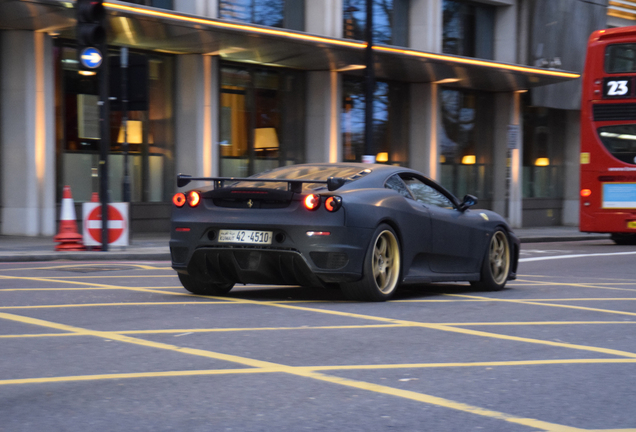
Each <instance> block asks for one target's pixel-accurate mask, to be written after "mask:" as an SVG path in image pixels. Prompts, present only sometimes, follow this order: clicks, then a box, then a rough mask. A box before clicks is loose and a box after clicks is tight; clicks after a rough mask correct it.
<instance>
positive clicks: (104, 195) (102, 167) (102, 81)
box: [98, 43, 110, 251]
mask: <svg viewBox="0 0 636 432" xmlns="http://www.w3.org/2000/svg"><path fill="white" fill-rule="evenodd" d="M99 49H100V51H101V52H102V57H103V60H102V67H101V68H100V70H99V72H98V73H99V130H100V136H101V139H100V141H99V196H100V198H101V205H102V251H108V201H109V193H108V153H109V150H110V103H109V101H108V51H107V50H108V46H107V44H106V43H103V44H100V46H99Z"/></svg>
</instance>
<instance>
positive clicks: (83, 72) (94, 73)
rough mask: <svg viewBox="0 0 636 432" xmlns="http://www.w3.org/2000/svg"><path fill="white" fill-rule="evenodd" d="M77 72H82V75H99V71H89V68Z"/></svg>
mask: <svg viewBox="0 0 636 432" xmlns="http://www.w3.org/2000/svg"><path fill="white" fill-rule="evenodd" d="M77 73H78V74H80V75H84V76H93V75H97V72H95V71H87V70H80V71H77Z"/></svg>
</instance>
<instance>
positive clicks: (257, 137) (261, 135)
mask: <svg viewBox="0 0 636 432" xmlns="http://www.w3.org/2000/svg"><path fill="white" fill-rule="evenodd" d="M254 149H256V150H278V135H277V134H276V128H256V129H255V130H254Z"/></svg>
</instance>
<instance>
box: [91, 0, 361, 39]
mask: <svg viewBox="0 0 636 432" xmlns="http://www.w3.org/2000/svg"><path fill="white" fill-rule="evenodd" d="M104 7H107V8H109V9H113V10H118V11H122V12H132V13H135V14H139V15H146V16H152V17H158V18H168V19H173V20H178V21H184V22H189V23H193V24H202V25H209V26H211V27H219V28H229V29H234V30H243V31H248V32H251V33H260V34H266V35H273V36H283V37H288V38H290V39H298V40H304V41H310V42H320V43H327V44H330V45H341V46H348V47H353V48H366V46H367V44H366V42H352V41H346V40H340V39H330V38H327V37H321V36H311V35H308V34H303V33H294V32H289V31H284V30H275V29H272V28H263V27H256V26H251V25H247V24H236V23H230V22H224V21H220V20H212V19H206V18H196V17H191V16H184V15H177V14H174V13H168V12H162V11H158V10H152V9H144V8H140V7H134V6H126V5H121V4H116V3H109V2H104Z"/></svg>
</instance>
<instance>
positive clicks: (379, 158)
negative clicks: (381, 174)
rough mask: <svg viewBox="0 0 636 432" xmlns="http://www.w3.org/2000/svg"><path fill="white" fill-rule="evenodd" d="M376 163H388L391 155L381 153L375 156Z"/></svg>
mask: <svg viewBox="0 0 636 432" xmlns="http://www.w3.org/2000/svg"><path fill="white" fill-rule="evenodd" d="M375 161H376V162H388V161H389V153H388V152H380V153H378V154H377V155H376V156H375Z"/></svg>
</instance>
